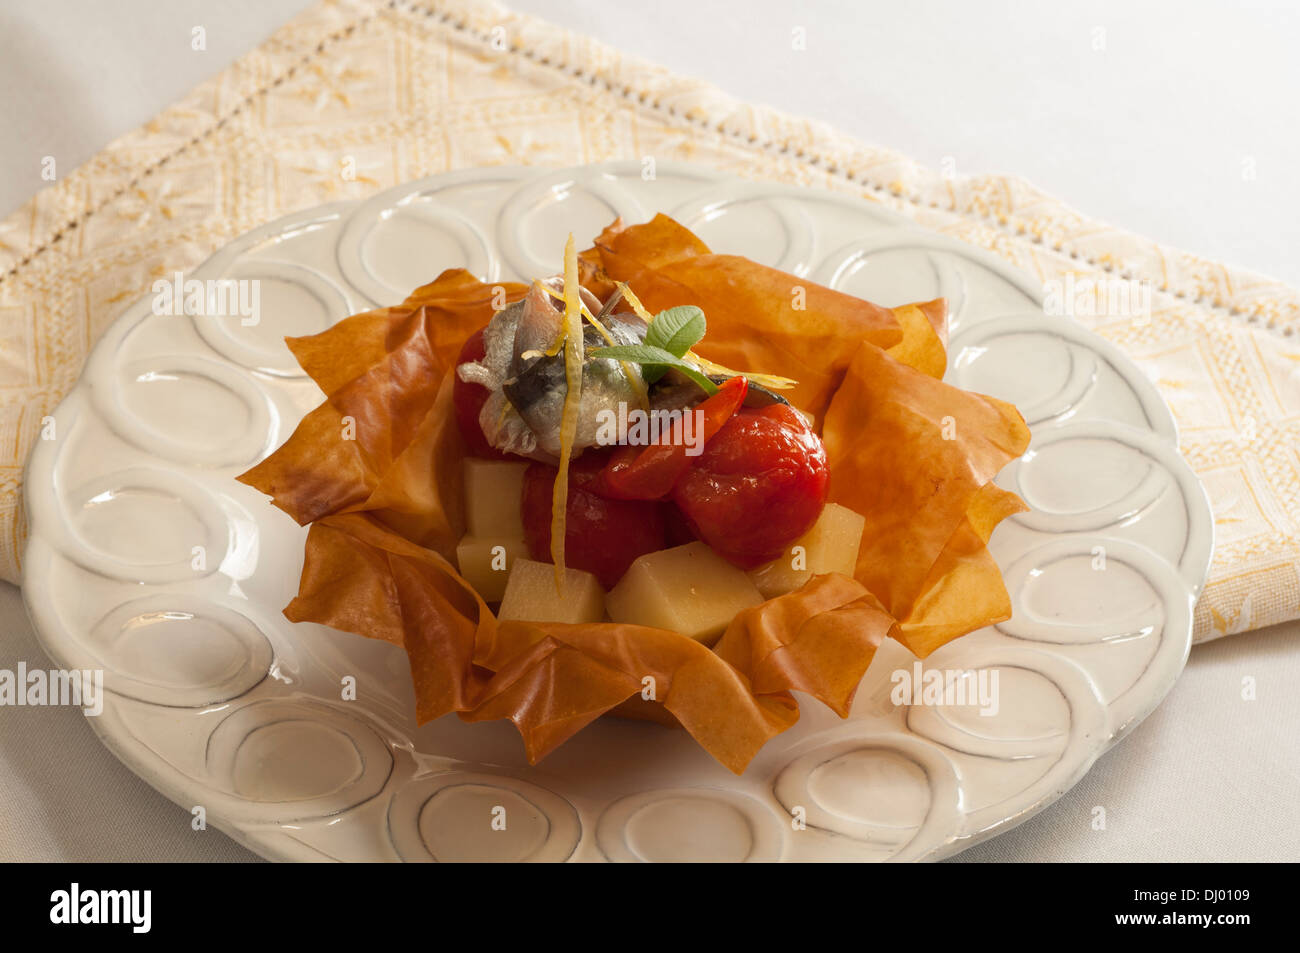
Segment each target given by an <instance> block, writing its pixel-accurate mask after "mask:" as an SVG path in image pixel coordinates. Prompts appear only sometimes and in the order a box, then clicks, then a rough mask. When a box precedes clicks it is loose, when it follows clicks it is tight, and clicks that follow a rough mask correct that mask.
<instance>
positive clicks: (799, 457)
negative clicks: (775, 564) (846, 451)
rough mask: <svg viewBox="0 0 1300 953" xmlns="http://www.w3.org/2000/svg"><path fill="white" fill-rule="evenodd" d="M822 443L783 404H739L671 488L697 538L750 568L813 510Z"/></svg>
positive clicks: (819, 490) (825, 479) (775, 551)
mask: <svg viewBox="0 0 1300 953" xmlns="http://www.w3.org/2000/svg"><path fill="white" fill-rule="evenodd" d="M829 476H830V474H829V470H828V468H827V465H826V448H825V447H823V446H822V442H821V439H820V438H819V437H818V436H817V435H816V434H815V433H813V432H812V430H811V429H809V427H808V424H807V422H806V421H805V420H804V419H803V417H802V416H800V415H799V413H798V411H796V410H794V409H793V408H791V407H790V406H788V405H786V404H772V405H770V406H767V407H762V408H742V409H741V410H740V411H738V412H737V413H736V415H735V416H733V417H732V418H731V419H730V420H728V421H727V422H726V424H724V425H723V427H722V429H721V430H719V431H718V432H717V434H716V435H715V436H714V437H713V439H712V440H710V441H709V442H708V443H707V444H706V445H705V447H704V452H703V453H702V454H700V456H699V457H697V458H695V460H694V462H693V463H692V466H691V468H690V469H689V470H687V471H686V474H685V475H684V476H683V477H682V478H681V479H680V480H679V481H678V482H677V485H676V487H675V488H674V489H673V501H674V502H675V503H676V504H677V506H678V507H679V508H680V509H681V511H682V513H683V514H684V515H685V516H686V518H687V520H688V521H689V522H690V524H691V526H692V527H693V528H694V529H695V531H696V532H697V533H698V534H699V537H700V539H702V540H704V542H706V543H708V544H709V545H710V546H711V547H713V549H714V550H716V551H717V553H718V554H719V555H720V556H723V557H725V558H726V559H728V560H729V561H730V562H732V563H734V564H735V565H737V566H740V567H742V568H750V567H752V566H757V565H760V564H762V563H765V562H768V561H769V560H772V559H776V558H777V557H778V556H780V555H781V554H782V553H783V552H784V551H785V549H786V547H787V546H789V545H790V544H791V543H793V542H794V541H795V540H796V539H798V538H799V537H800V536H802V535H803V534H804V533H806V532H807V531H808V530H809V529H811V528H812V525H813V523H815V522H816V521H817V517H818V516H819V515H821V511H822V505H823V504H824V503H825V502H826V493H827V488H828V484H829Z"/></svg>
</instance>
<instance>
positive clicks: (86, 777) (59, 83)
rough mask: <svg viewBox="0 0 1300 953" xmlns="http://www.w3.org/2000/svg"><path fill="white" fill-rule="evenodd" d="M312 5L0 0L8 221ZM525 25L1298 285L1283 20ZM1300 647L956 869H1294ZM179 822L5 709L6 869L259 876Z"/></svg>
mask: <svg viewBox="0 0 1300 953" xmlns="http://www.w3.org/2000/svg"><path fill="white" fill-rule="evenodd" d="M306 5H307V4H306V3H304V2H302V0H225V2H220V3H218V2H208V3H203V2H196V0H115V2H111V3H107V2H93V0H61V2H51V0H5V2H4V3H3V4H2V5H0V123H2V125H0V170H3V175H0V215H5V214H7V213H8V212H10V211H12V210H14V209H15V208H17V207H18V206H19V205H21V204H22V203H23V202H24V201H26V200H27V199H28V198H29V197H30V196H31V195H32V193H33V192H35V191H36V190H37V189H38V188H39V187H40V186H41V185H42V182H41V180H40V178H39V172H40V165H41V160H42V158H43V157H44V156H47V155H48V156H54V157H55V158H56V161H57V163H58V168H59V169H60V170H70V169H72V168H75V167H76V166H77V165H79V164H80V163H82V162H84V161H85V160H86V159H88V158H90V157H91V156H92V155H94V153H95V152H96V151H98V150H99V149H100V148H102V147H103V146H104V145H105V144H107V143H108V142H109V141H110V140H112V139H113V138H115V137H116V136H118V135H120V134H122V133H124V132H127V131H128V130H130V129H132V128H134V127H135V126H137V125H139V124H141V123H143V122H145V121H146V120H148V119H149V118H150V117H151V116H152V115H154V114H155V113H156V112H158V111H159V110H161V109H163V108H164V107H166V106H167V105H168V104H170V103H171V102H172V101H173V100H175V99H176V98H178V97H179V96H181V95H182V94H183V93H185V92H186V91H187V90H188V89H190V88H191V87H192V86H194V85H195V84H196V83H198V82H200V81H202V80H203V79H205V78H207V77H208V76H210V75H212V74H214V73H216V72H218V71H220V70H221V69H222V68H223V67H225V66H226V65H228V64H229V63H230V62H231V61H232V60H233V59H235V58H237V57H238V56H240V55H241V54H243V53H244V52H246V51H248V50H249V49H251V48H252V47H254V46H255V45H257V44H258V43H259V42H261V41H262V40H263V39H265V38H266V36H267V35H268V34H269V33H270V32H272V31H273V30H274V29H275V28H276V27H277V26H279V25H280V24H281V23H282V22H284V21H285V20H286V19H288V18H290V17H291V16H292V15H293V14H294V13H295V12H296V11H298V10H299V9H301V8H303V7H304V6H306ZM513 6H514V7H515V8H516V9H518V10H522V11H525V12H529V13H534V14H537V15H539V16H542V17H545V18H547V19H549V20H552V21H553V22H557V23H560V24H562V25H564V26H567V27H570V28H572V29H576V30H579V31H581V32H585V33H588V34H591V35H594V36H596V37H598V38H600V39H602V40H604V41H605V42H607V43H611V44H614V45H617V46H619V47H621V48H622V49H624V50H625V51H628V52H631V53H635V54H639V55H641V56H644V57H646V58H648V59H651V60H654V61H656V62H659V63H661V64H663V65H665V66H668V67H670V68H671V69H674V70H676V71H678V72H682V73H688V74H693V75H696V76H700V77H702V78H704V79H707V80H710V81H711V82H713V83H715V84H716V85H718V86H720V87H722V88H723V89H725V90H727V91H728V92H730V93H732V94H734V95H736V96H738V97H740V98H741V99H745V100H751V101H762V102H767V103H770V104H772V105H775V106H777V107H779V108H781V109H784V110H786V111H788V112H791V113H794V114H798V115H805V116H810V117H814V118H817V119H822V120H826V121H828V122H830V123H832V124H833V125H835V126H837V127H839V128H840V129H842V130H844V131H846V132H848V133H851V134H853V135H855V136H857V137H858V138H860V139H863V140H865V141H869V142H873V143H878V144H880V145H884V146H887V147H890V148H893V149H897V150H899V151H901V152H904V153H906V154H908V155H910V156H911V157H913V158H914V159H917V160H919V161H921V162H923V163H926V164H928V165H931V166H936V167H937V166H939V165H940V164H941V163H942V162H943V161H944V160H945V159H949V160H950V161H951V162H953V163H954V164H955V169H956V171H957V172H958V173H977V172H996V173H1011V174H1015V175H1019V176H1023V177H1024V178H1027V179H1029V180H1030V181H1032V182H1034V183H1035V184H1037V185H1038V186H1040V187H1042V188H1044V189H1047V190H1048V191H1050V192H1053V193H1055V194H1057V195H1059V196H1061V197H1062V198H1064V199H1066V200H1067V201H1069V202H1070V203H1071V204H1073V205H1074V206H1076V207H1077V208H1079V209H1080V210H1081V211H1083V212H1084V213H1086V214H1088V215H1091V216H1093V217H1097V218H1101V219H1104V220H1107V221H1110V222H1113V223H1115V224H1118V225H1121V226H1123V227H1126V228H1128V229H1131V230H1133V231H1137V232H1141V233H1144V234H1147V235H1149V236H1151V237H1154V238H1156V239H1159V240H1161V241H1163V242H1165V243H1168V244H1172V245H1175V246H1179V247H1183V248H1186V249H1188V250H1191V251H1194V252H1198V253H1201V254H1204V255H1207V256H1210V257H1213V258H1218V259H1222V260H1225V261H1228V262H1231V263H1233V264H1237V265H1241V266H1244V267H1247V268H1251V269H1254V270H1257V271H1261V272H1264V273H1266V274H1271V275H1274V276H1276V277H1280V278H1283V279H1286V280H1287V281H1289V282H1292V283H1300V224H1298V223H1297V221H1296V218H1297V211H1300V174H1298V173H1300V57H1298V56H1297V54H1296V52H1295V51H1296V50H1297V49H1300V8H1297V7H1296V6H1295V5H1289V6H1288V5H1283V4H1281V3H1278V4H1269V3H1240V2H1238V3H1233V4H1231V5H1228V4H1215V3H1208V2H1183V3H1139V2H1135V0H1127V2H1091V3H1087V4H1077V5H1075V8H1074V9H1073V10H1066V9H1063V5H1061V4H1032V3H1028V2H1026V3H1013V2H1007V0H999V2H985V3H964V2H960V0H951V2H911V0H909V2H907V3H901V2H895V3H880V2H870V3H868V2H862V0H858V2H849V0H820V2H817V3H805V4H793V3H780V2H776V0H750V2H745V3H741V2H728V3H720V2H709V3H703V2H700V0H654V2H645V0H577V2H561V0H514V3H513ZM196 25H202V26H203V27H205V29H206V32H207V47H208V48H207V50H206V51H205V52H202V53H198V52H195V51H192V50H191V49H190V44H189V39H190V31H191V29H192V28H193V27H194V26H196ZM797 27H798V28H802V29H803V30H804V35H805V37H806V45H807V49H806V50H804V51H798V50H794V49H792V43H791V38H792V34H793V31H794V30H795V28H797ZM1297 635H1300V624H1291V625H1287V626H1280V627H1277V628H1275V629H1272V630H1265V631H1262V632H1256V633H1249V634H1245V635H1238V636H1233V637H1230V638H1228V639H1226V640H1221V641H1219V642H1216V643H1213V644H1210V645H1207V646H1203V647H1201V648H1198V649H1196V650H1194V651H1193V653H1192V659H1191V661H1190V662H1189V664H1188V668H1187V671H1186V672H1185V674H1184V675H1183V677H1182V679H1181V680H1180V682H1179V683H1178V685H1177V686H1176V687H1175V689H1174V691H1173V692H1172V694H1171V695H1170V696H1169V698H1168V699H1167V701H1166V702H1165V703H1164V704H1163V705H1162V706H1161V708H1160V709H1159V710H1158V711H1157V712H1156V713H1155V714H1154V715H1152V716H1151V717H1150V718H1149V719H1148V720H1147V721H1146V722H1144V723H1143V724H1142V725H1141V726H1139V727H1138V729H1137V730H1136V731H1135V732H1134V733H1133V734H1132V735H1131V736H1130V737H1129V738H1128V739H1126V740H1125V741H1123V742H1121V743H1120V745H1119V746H1118V747H1117V748H1115V749H1114V750H1113V751H1112V752H1110V753H1109V754H1107V755H1105V756H1104V757H1103V758H1102V759H1101V760H1100V761H1099V762H1098V764H1097V765H1096V767H1094V769H1093V770H1092V771H1091V772H1090V773H1089V775H1088V776H1087V777H1086V778H1085V779H1084V780H1083V781H1082V782H1081V783H1080V784H1079V785H1077V786H1076V787H1075V788H1074V789H1073V790H1071V791H1070V792H1069V793H1068V794H1067V795H1066V796H1065V797H1064V798H1062V799H1061V800H1060V801H1059V802H1057V803H1056V804H1055V805H1053V806H1052V807H1050V808H1048V809H1047V810H1046V811H1044V812H1043V813H1042V814H1041V815H1039V816H1038V817H1036V818H1034V819H1032V820H1030V821H1028V822H1027V823H1025V824H1024V825H1022V826H1021V827H1019V828H1017V829H1016V830H1014V831H1012V832H1010V833H1008V834H1006V835H1004V836H1002V837H999V838H997V839H995V840H993V841H990V842H988V843H986V844H984V845H981V846H979V847H976V848H974V849H972V850H970V851H968V852H967V853H965V854H963V855H961V858H960V859H963V860H966V859H969V860H995V859H996V860H1003V859H1021V860H1159V859H1170V860H1265V859H1269V860H1300V797H1298V796H1297V793H1296V792H1297V791H1298V790H1300V741H1298V740H1297V739H1298V738H1300V694H1298V693H1297V692H1296V691H1295V688H1294V686H1296V685H1297V684H1300V640H1297V638H1296V637H1297ZM20 660H24V661H26V662H27V663H28V664H29V665H32V666H39V667H45V666H47V665H48V662H47V661H46V660H45V658H44V656H43V655H42V654H41V652H40V649H39V648H38V647H37V644H36V641H35V638H34V636H33V635H32V632H31V628H30V625H29V624H28V623H27V621H26V618H25V614H24V612H23V610H22V607H21V602H20V597H19V594H18V592H17V590H16V589H14V588H12V587H9V586H4V585H3V584H0V668H8V669H14V668H16V667H17V664H18V662H19V661H20ZM1247 677H1250V678H1253V679H1254V680H1255V682H1256V685H1257V689H1256V691H1257V700H1255V701H1247V700H1245V699H1243V697H1242V683H1243V679H1244V678H1247ZM1096 807H1102V808H1104V809H1105V812H1106V829H1105V830H1094V829H1093V824H1092V821H1093V817H1094V808H1096ZM189 820H190V818H189V814H188V812H187V811H182V810H181V809H179V808H177V807H175V806H174V805H171V804H170V803H169V802H167V801H166V800H165V799H163V798H162V797H161V796H160V795H158V794H157V793H155V792H154V791H153V790H152V789H150V788H149V787H148V786H147V785H145V784H144V783H143V782H141V781H139V780H138V779H136V778H135V777H134V776H133V775H132V774H131V773H130V772H129V771H127V770H126V769H125V768H124V767H122V766H121V765H120V764H118V762H117V761H116V760H115V759H114V758H113V757H112V755H110V754H109V753H108V752H107V751H106V750H104V749H103V748H102V747H101V746H100V744H99V743H98V741H97V740H96V739H95V738H94V736H93V734H92V732H91V731H90V729H89V728H88V727H87V726H86V724H85V722H84V720H83V719H82V717H81V716H80V715H79V714H76V713H74V712H70V711H61V710H53V709H38V710H32V709H0V860H10V859H31V860H59V859H68V860H140V859H167V860H199V859H203V860H237V859H250V858H251V857H252V855H251V854H249V853H248V852H247V851H245V850H244V849H243V848H241V847H238V846H237V845H235V844H234V843H233V842H232V841H230V840H229V839H227V838H226V837H224V835H222V834H219V833H217V832H215V831H208V832H205V833H195V832H192V831H191V830H190V827H189ZM1174 886H1177V885H1174ZM1195 886H1202V885H1200V884H1197V885H1195ZM1220 886H1226V887H1232V886H1236V885H1234V884H1222V885H1220Z"/></svg>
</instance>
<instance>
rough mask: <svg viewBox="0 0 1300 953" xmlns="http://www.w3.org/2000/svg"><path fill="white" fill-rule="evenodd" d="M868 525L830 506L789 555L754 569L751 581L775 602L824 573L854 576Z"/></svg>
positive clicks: (798, 540)
mask: <svg viewBox="0 0 1300 953" xmlns="http://www.w3.org/2000/svg"><path fill="white" fill-rule="evenodd" d="M866 522H867V521H866V520H865V519H863V518H862V517H861V516H859V515H858V514H857V513H855V512H853V510H851V509H849V508H848V507H847V506H840V505H839V504H838V503H827V504H826V505H825V506H824V507H823V508H822V515H821V516H819V517H818V518H817V522H816V523H814V524H813V527H812V529H810V530H808V532H806V533H804V534H803V536H801V537H799V539H797V540H796V541H795V542H793V543H792V544H791V545H790V548H789V549H788V550H787V551H786V553H785V555H783V556H781V557H780V558H778V559H774V560H772V561H771V562H770V563H764V564H763V565H762V566H758V567H757V568H755V569H751V570H750V571H749V578H750V579H752V580H753V581H754V585H756V586H758V591H759V592H761V593H762V594H763V598H764V599H772V598H774V597H776V596H783V595H785V594H786V593H787V592H794V591H795V590H796V589H798V588H799V587H800V586H802V585H803V584H804V583H806V582H807V581H808V580H809V579H811V578H812V577H813V576H816V575H820V574H822V573H827V572H838V573H843V574H844V575H846V576H852V575H853V569H854V566H856V565H857V562H858V546H859V545H860V544H861V542H862V529H863V527H864V526H865V525H866ZM799 547H802V549H800V548H799Z"/></svg>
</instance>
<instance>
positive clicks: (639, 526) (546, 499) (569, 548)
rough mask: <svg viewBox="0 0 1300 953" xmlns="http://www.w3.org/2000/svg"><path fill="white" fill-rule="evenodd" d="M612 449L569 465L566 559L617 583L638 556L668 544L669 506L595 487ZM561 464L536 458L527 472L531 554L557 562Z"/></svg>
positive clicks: (526, 517)
mask: <svg viewBox="0 0 1300 953" xmlns="http://www.w3.org/2000/svg"><path fill="white" fill-rule="evenodd" d="M608 457H609V454H608V453H597V452H591V451H588V452H587V453H584V454H583V455H582V456H581V457H578V458H577V459H576V460H574V461H572V462H571V463H570V464H569V505H568V507H567V509H566V510H565V527H564V561H565V564H566V565H568V566H571V567H573V568H574V569H583V570H586V571H587V572H589V573H593V574H594V575H595V576H596V578H597V579H599V580H600V584H601V585H602V586H603V587H604V588H606V589H611V588H613V586H614V584H615V583H616V582H618V581H619V579H621V578H622V577H623V573H625V572H627V568H628V567H629V566H631V565H632V562H633V560H635V559H636V558H637V557H638V556H644V555H645V554H646V553H653V552H655V551H657V550H660V549H663V548H664V547H665V543H664V514H663V509H664V508H663V506H662V505H661V504H659V503H650V502H645V501H641V500H607V499H605V498H604V497H601V496H597V495H596V494H595V493H593V492H591V490H590V489H589V487H590V486H591V483H592V481H593V480H595V479H596V477H597V476H598V475H599V474H600V471H601V469H602V468H603V467H604V466H605V464H606V462H607V460H608ZM556 473H557V471H556V469H555V467H553V466H549V465H548V464H545V463H533V464H531V465H530V466H529V467H528V469H527V470H526V471H524V491H523V501H522V506H523V519H524V539H525V541H526V542H527V543H528V552H529V554H530V555H531V556H532V557H533V558H534V559H537V560H540V561H543V562H550V561H551V494H552V491H553V489H554V487H555V476H556Z"/></svg>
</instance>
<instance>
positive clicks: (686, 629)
mask: <svg viewBox="0 0 1300 953" xmlns="http://www.w3.org/2000/svg"><path fill="white" fill-rule="evenodd" d="M762 601H763V597H762V596H761V595H760V594H759V591H758V590H757V589H756V588H755V587H754V584H753V583H752V582H750V581H749V577H748V576H746V575H745V573H744V571H742V570H740V569H737V568H736V567H735V566H733V565H731V563H729V562H727V561H726V560H725V559H723V558H722V557H721V556H719V555H718V554H717V553H715V552H714V551H713V550H712V549H710V548H709V547H708V546H707V545H705V544H704V543H699V542H696V543H687V544H686V545H685V546H674V547H673V548H672V549H663V550H660V551H659V552H657V553H647V554H646V555H644V556H642V557H640V558H639V559H638V560H637V561H636V562H634V563H633V564H632V565H631V567H630V568H629V569H628V571H627V573H626V574H625V575H624V576H623V578H622V579H620V580H619V582H618V585H617V586H615V587H614V588H613V589H611V590H610V592H609V595H608V596H606V597H605V608H606V609H607V610H608V612H609V617H610V618H611V619H613V620H614V621H615V622H631V623H635V624H637V625H649V626H654V627H655V628H659V629H672V630H673V631H674V632H680V633H682V634H683V635H688V636H690V637H691V638H693V639H698V640H699V641H701V642H711V641H713V640H714V639H715V638H717V637H718V636H719V635H721V634H722V631H723V629H725V628H726V627H727V625H728V624H729V623H730V622H731V620H732V618H733V617H734V616H735V615H736V613H737V612H739V611H740V610H741V609H748V608H749V607H750V606H756V605H758V604H759V603H760V602H762Z"/></svg>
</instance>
